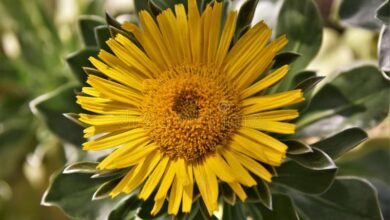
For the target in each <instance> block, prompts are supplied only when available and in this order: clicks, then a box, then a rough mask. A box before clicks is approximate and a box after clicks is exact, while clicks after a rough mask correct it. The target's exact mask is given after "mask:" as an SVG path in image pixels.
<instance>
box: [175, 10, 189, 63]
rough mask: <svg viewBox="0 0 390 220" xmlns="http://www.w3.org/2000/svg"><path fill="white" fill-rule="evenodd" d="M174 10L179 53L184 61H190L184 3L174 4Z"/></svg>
mask: <svg viewBox="0 0 390 220" xmlns="http://www.w3.org/2000/svg"><path fill="white" fill-rule="evenodd" d="M175 12H176V23H177V25H176V27H177V29H178V30H179V31H178V37H179V41H178V42H177V43H179V45H180V47H179V48H180V50H181V54H182V55H183V61H184V62H190V61H191V46H190V40H189V30H188V28H189V27H188V23H187V15H186V11H185V8H184V5H182V4H179V5H175Z"/></svg>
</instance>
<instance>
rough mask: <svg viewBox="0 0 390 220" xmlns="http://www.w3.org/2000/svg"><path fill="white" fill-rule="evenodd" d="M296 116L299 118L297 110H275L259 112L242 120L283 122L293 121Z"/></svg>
mask: <svg viewBox="0 0 390 220" xmlns="http://www.w3.org/2000/svg"><path fill="white" fill-rule="evenodd" d="M298 116H299V112H298V110H295V109H287V110H275V111H268V112H260V113H257V114H251V115H246V116H245V119H244V120H246V119H249V118H261V119H264V120H271V121H285V120H291V119H295V118H297V117H298Z"/></svg>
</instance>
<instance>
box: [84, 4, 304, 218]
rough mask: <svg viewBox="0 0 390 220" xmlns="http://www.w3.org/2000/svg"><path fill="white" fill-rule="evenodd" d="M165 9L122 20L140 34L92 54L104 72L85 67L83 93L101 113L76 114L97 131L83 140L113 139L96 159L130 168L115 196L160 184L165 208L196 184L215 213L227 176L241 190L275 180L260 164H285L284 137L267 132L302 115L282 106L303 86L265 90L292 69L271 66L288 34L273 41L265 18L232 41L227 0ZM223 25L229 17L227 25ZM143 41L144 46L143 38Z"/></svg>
mask: <svg viewBox="0 0 390 220" xmlns="http://www.w3.org/2000/svg"><path fill="white" fill-rule="evenodd" d="M187 11H188V14H187V13H186V10H185V8H184V6H183V5H176V6H175V9H174V12H173V11H172V10H171V9H167V10H165V11H163V12H162V13H161V14H160V15H158V16H157V19H156V20H154V19H153V18H152V16H151V15H149V14H148V12H146V11H142V12H140V14H139V18H140V22H141V28H139V27H138V26H136V25H134V24H132V23H124V24H123V28H124V29H125V30H127V31H128V32H130V33H131V34H133V35H134V36H135V38H136V40H137V42H133V41H132V40H130V38H128V36H125V35H121V34H118V35H117V36H116V37H115V38H111V39H109V40H108V41H107V44H108V46H109V47H110V49H111V50H112V52H113V54H111V53H109V52H107V51H104V50H102V51H101V52H100V53H99V55H98V57H99V59H97V58H94V57H91V58H90V61H91V62H92V64H93V65H94V66H95V67H96V69H97V70H99V71H100V72H101V73H102V74H103V76H97V75H89V76H88V81H87V83H88V84H89V85H90V86H88V87H84V88H83V90H82V91H83V93H84V94H83V95H79V96H77V102H78V103H79V104H80V105H81V106H82V107H83V108H84V109H85V110H88V111H90V112H93V113H95V114H80V120H81V121H82V122H84V123H86V124H88V125H90V127H88V128H86V129H85V130H84V132H85V137H86V138H90V137H92V136H94V135H97V134H101V136H100V137H99V138H96V139H92V140H89V141H88V142H86V143H85V144H84V145H83V146H84V149H85V150H105V149H110V148H115V150H113V151H112V153H110V154H109V155H108V156H107V157H106V158H105V159H104V160H103V161H102V162H101V163H100V164H99V165H98V168H99V169H120V168H129V172H128V173H127V174H126V175H125V176H124V177H123V178H122V180H121V181H120V182H119V184H118V185H117V186H116V187H115V188H114V189H113V191H112V192H111V196H113V197H114V196H117V195H118V194H120V193H122V192H124V193H130V192H133V191H134V190H136V189H137V188H140V191H139V197H140V198H142V199H144V200H146V199H148V198H149V197H150V196H151V195H152V193H153V192H155V194H154V195H153V196H154V198H153V199H154V201H155V205H154V208H153V210H152V214H156V213H158V212H159V210H160V209H161V207H162V205H163V204H164V202H165V200H166V198H167V197H168V194H169V205H168V213H169V214H173V215H175V214H177V213H178V212H179V210H180V208H181V211H182V212H190V211H191V206H192V201H193V197H194V195H193V193H194V187H197V188H198V190H199V192H200V195H201V198H202V199H203V201H204V203H205V205H206V207H207V209H208V211H209V213H210V214H211V213H212V212H214V211H216V210H217V209H218V196H219V192H218V184H219V182H226V183H227V184H228V185H229V186H230V187H231V188H232V190H233V191H234V192H235V193H236V194H237V196H238V197H239V198H240V199H241V200H245V199H246V197H247V196H246V193H245V191H244V190H243V187H242V186H254V185H256V184H257V183H256V181H255V179H254V178H253V175H256V176H258V177H260V178H262V179H263V180H265V181H268V182H270V181H271V177H272V175H271V173H270V172H269V171H268V170H267V169H266V168H265V167H264V166H263V165H264V164H268V165H271V166H279V165H280V164H281V162H282V160H283V158H284V157H285V154H286V149H287V146H286V145H285V144H283V143H282V142H280V141H279V140H277V139H275V138H273V137H271V136H270V134H269V133H279V134H292V133H294V129H295V126H294V125H293V124H291V123H287V122H283V121H286V120H291V119H294V118H296V117H298V112H297V111H296V110H287V109H280V108H283V107H285V106H288V105H291V104H295V103H298V102H300V101H302V100H303V95H302V92H301V91H300V90H292V91H287V92H280V93H275V94H268V95H264V94H263V93H262V91H263V90H265V89H266V88H268V87H270V86H271V85H273V84H275V83H276V82H278V81H279V80H280V79H282V78H283V77H284V76H285V74H286V73H287V72H288V67H287V66H283V67H281V68H279V69H276V70H275V71H273V72H271V73H269V74H268V75H265V74H264V72H265V71H266V70H267V69H268V68H269V67H270V66H271V64H272V61H273V58H274V57H275V54H276V53H277V52H278V51H279V50H280V49H281V48H282V47H283V46H284V45H285V44H286V43H287V39H286V38H285V37H284V36H282V37H279V38H277V39H276V40H274V41H273V42H271V43H268V41H269V39H270V37H271V30H270V29H269V28H268V27H267V25H265V24H264V23H262V22H261V23H258V24H256V25H255V26H254V27H252V28H251V29H249V30H248V31H247V32H246V33H245V34H244V35H243V36H242V37H241V38H239V39H238V40H237V42H235V43H234V45H233V46H231V45H232V39H233V35H234V30H235V25H236V20H237V14H236V12H230V13H229V14H228V15H227V18H226V22H225V23H224V24H222V22H221V18H222V4H221V3H218V2H215V3H214V4H213V5H208V6H207V7H206V9H205V11H204V12H203V13H199V11H198V8H197V4H196V1H195V0H189V2H188V10H187ZM222 25H223V27H222ZM137 44H139V45H140V46H137Z"/></svg>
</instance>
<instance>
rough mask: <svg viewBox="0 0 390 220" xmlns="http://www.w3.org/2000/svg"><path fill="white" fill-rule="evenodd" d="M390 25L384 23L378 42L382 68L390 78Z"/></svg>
mask: <svg viewBox="0 0 390 220" xmlns="http://www.w3.org/2000/svg"><path fill="white" fill-rule="evenodd" d="M389 39H390V25H383V27H382V30H381V32H380V35H379V42H378V50H379V51H378V56H379V58H378V61H379V67H380V69H381V70H382V71H383V72H384V73H385V74H386V75H387V79H389V78H390V41H389Z"/></svg>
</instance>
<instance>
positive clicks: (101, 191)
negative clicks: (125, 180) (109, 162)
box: [92, 178, 121, 200]
mask: <svg viewBox="0 0 390 220" xmlns="http://www.w3.org/2000/svg"><path fill="white" fill-rule="evenodd" d="M120 180H121V179H118V178H116V179H112V180H110V181H107V182H105V183H103V184H102V185H100V186H99V188H98V189H97V190H96V191H95V193H94V194H93V195H92V200H100V199H105V198H108V197H109V196H110V192H111V191H112V190H113V189H114V188H115V187H116V186H117V185H118V183H119V181H120Z"/></svg>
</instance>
